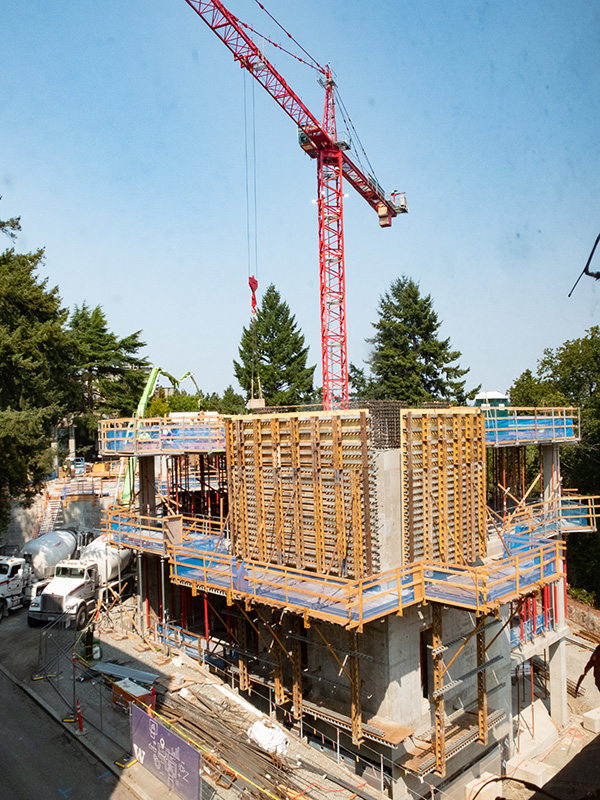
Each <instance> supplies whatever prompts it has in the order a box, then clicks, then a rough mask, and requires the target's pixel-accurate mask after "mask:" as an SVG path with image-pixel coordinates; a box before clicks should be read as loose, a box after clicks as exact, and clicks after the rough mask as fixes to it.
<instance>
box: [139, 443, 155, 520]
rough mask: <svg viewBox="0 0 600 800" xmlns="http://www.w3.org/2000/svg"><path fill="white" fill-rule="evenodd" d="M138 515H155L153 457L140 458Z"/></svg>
mask: <svg viewBox="0 0 600 800" xmlns="http://www.w3.org/2000/svg"><path fill="white" fill-rule="evenodd" d="M138 463H139V469H140V514H141V515H142V516H146V515H147V516H149V517H153V516H154V515H155V514H156V489H155V486H154V456H140V458H139V461H138Z"/></svg>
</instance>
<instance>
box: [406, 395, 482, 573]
mask: <svg viewBox="0 0 600 800" xmlns="http://www.w3.org/2000/svg"><path fill="white" fill-rule="evenodd" d="M401 417H402V439H401V450H402V467H401V469H402V537H403V555H404V562H405V563H410V562H413V561H418V560H420V559H427V560H433V561H443V562H445V563H455V564H467V563H473V561H475V560H476V559H477V557H478V556H484V555H485V547H486V532H485V480H484V476H485V438H484V428H483V417H482V416H481V415H480V414H479V412H478V410H477V409H470V408H448V409H406V410H402V412H401Z"/></svg>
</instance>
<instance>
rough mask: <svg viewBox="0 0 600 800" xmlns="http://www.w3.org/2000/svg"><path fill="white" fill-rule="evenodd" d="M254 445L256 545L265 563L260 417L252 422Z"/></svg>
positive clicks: (265, 538) (265, 537) (265, 546)
mask: <svg viewBox="0 0 600 800" xmlns="http://www.w3.org/2000/svg"><path fill="white" fill-rule="evenodd" d="M252 444H253V447H254V453H253V460H254V492H255V496H256V543H257V546H258V560H259V561H263V562H264V561H266V560H267V530H266V519H265V496H264V486H263V479H264V473H263V452H262V426H261V421H260V419H259V418H258V417H255V418H254V419H253V420H252Z"/></svg>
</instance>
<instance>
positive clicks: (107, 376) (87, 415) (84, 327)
mask: <svg viewBox="0 0 600 800" xmlns="http://www.w3.org/2000/svg"><path fill="white" fill-rule="evenodd" d="M69 329H70V332H71V336H72V340H73V345H74V348H75V353H76V370H77V377H78V383H79V388H80V398H79V403H78V412H79V413H78V414H77V416H76V419H75V424H76V427H77V445H78V450H79V452H80V453H82V454H84V455H86V454H87V453H88V452H90V451H91V450H92V449H93V446H94V443H95V441H96V439H97V438H98V419H99V418H100V417H102V416H108V415H117V416H122V417H129V416H132V415H133V414H134V412H135V410H136V408H137V404H138V402H139V399H140V396H141V394H142V391H143V388H144V385H145V383H146V380H147V377H148V375H147V370H148V362H147V361H146V359H144V358H140V357H139V356H138V355H137V353H138V351H139V350H140V349H141V348H142V347H144V342H142V341H141V339H140V333H141V331H135V332H134V333H131V334H129V335H128V336H124V337H123V338H122V339H120V338H119V337H118V336H116V334H114V333H112V331H110V330H109V329H108V323H107V320H106V315H105V314H104V311H103V310H102V308H101V307H100V306H96V307H95V308H90V307H89V306H88V305H86V304H85V303H83V304H82V305H81V306H75V309H74V310H73V313H72V314H71V318H70V320H69Z"/></svg>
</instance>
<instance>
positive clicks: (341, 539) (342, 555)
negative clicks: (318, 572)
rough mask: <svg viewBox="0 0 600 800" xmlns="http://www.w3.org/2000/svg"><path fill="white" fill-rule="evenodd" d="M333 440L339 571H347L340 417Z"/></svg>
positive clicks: (335, 424)
mask: <svg viewBox="0 0 600 800" xmlns="http://www.w3.org/2000/svg"><path fill="white" fill-rule="evenodd" d="M331 423H332V425H331V427H332V439H333V480H334V488H335V522H336V535H337V560H338V571H339V573H340V574H344V572H345V571H346V566H345V565H346V553H347V549H348V548H347V537H346V504H345V496H344V452H343V448H342V426H341V422H340V418H339V417H333V418H332V420H331Z"/></svg>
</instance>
